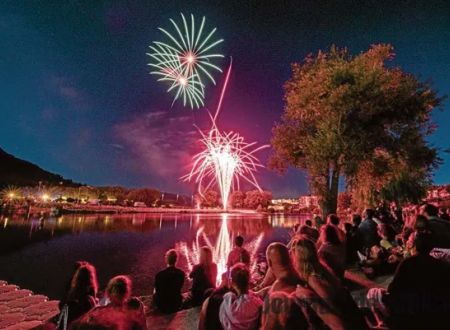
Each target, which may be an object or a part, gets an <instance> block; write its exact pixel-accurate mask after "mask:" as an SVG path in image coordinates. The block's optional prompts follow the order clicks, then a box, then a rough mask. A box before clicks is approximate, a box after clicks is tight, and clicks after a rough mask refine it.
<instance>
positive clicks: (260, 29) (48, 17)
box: [0, 0, 450, 196]
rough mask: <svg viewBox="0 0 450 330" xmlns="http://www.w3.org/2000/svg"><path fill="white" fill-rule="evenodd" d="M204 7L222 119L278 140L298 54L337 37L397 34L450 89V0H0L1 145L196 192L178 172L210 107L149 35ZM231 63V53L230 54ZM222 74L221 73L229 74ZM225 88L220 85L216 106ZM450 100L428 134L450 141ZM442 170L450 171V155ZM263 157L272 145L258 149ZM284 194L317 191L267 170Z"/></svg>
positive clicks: (404, 62)
mask: <svg viewBox="0 0 450 330" xmlns="http://www.w3.org/2000/svg"><path fill="white" fill-rule="evenodd" d="M180 12H183V13H186V14H190V13H193V14H194V15H195V16H196V17H199V18H200V17H201V16H203V15H205V16H206V17H207V24H208V26H210V27H214V26H215V27H217V28H218V35H219V36H220V37H222V38H224V39H225V42H224V43H223V44H222V46H221V49H220V50H221V52H222V53H224V54H226V55H230V56H233V65H234V66H233V72H232V76H231V80H230V85H229V88H228V91H227V95H226V97H225V101H224V106H223V112H222V114H221V117H220V121H219V122H220V125H221V127H222V128H223V129H227V130H236V131H239V132H240V133H241V134H242V135H243V136H244V137H245V138H246V139H247V140H249V141H250V140H251V141H253V140H255V141H258V142H259V143H268V142H269V139H270V135H271V132H270V131H271V127H272V126H273V123H274V121H276V120H278V119H279V117H280V115H281V113H282V109H283V100H282V95H283V90H282V85H283V83H284V82H285V81H286V80H287V79H288V78H289V76H290V63H292V62H294V61H301V60H302V59H303V58H304V57H305V56H306V55H307V54H308V53H311V52H317V51H318V50H319V49H327V48H329V46H330V45H331V44H336V45H338V46H346V47H348V48H349V49H350V50H351V51H352V52H353V53H358V52H360V51H364V50H366V49H367V48H368V47H369V46H370V45H371V44H374V43H381V42H382V43H391V44H393V46H394V47H395V52H396V54H397V56H396V58H395V61H394V64H395V65H398V66H400V67H402V68H403V69H404V70H405V71H409V72H411V73H414V74H415V75H418V76H419V77H421V78H422V79H429V80H431V81H432V84H433V86H434V87H435V88H436V89H437V90H438V91H439V93H440V94H441V95H445V94H450V68H449V62H450V4H449V3H448V2H447V1H439V2H438V1H420V2H419V1H354V3H352V2H350V1H281V0H279V1H272V2H269V1H266V2H265V1H236V0H226V1H204V2H200V1H185V0H184V1H178V2H174V1H143V2H138V1H104V2H102V1H45V2H44V1H41V2H38V1H34V2H32V1H15V0H13V1H8V0H4V1H2V2H1V3H0V40H1V41H0V42H1V47H0V49H1V51H0V73H1V78H0V111H1V120H0V146H1V147H2V148H4V149H5V150H6V151H8V152H10V153H12V154H14V155H15V156H18V157H21V158H24V159H27V160H30V161H32V162H34V163H36V164H39V165H40V166H41V167H43V168H45V169H47V170H50V171H53V172H56V173H59V174H61V175H63V176H65V177H67V178H71V179H73V180H75V181H79V182H84V183H88V184H95V185H112V184H120V185H125V186H153V187H156V188H160V189H162V190H166V191H179V192H186V193H188V192H191V191H192V190H193V186H192V185H189V184H186V183H182V182H180V180H179V179H178V178H179V177H180V176H181V175H183V174H185V173H186V172H187V171H188V170H189V166H188V165H189V159H190V157H191V156H192V155H193V154H194V153H195V152H197V151H198V145H197V144H196V143H195V141H196V138H197V135H196V133H195V129H194V127H193V124H197V125H199V126H200V127H204V128H206V127H208V121H207V117H206V112H205V110H204V109H201V110H196V111H192V110H190V109H189V108H183V107H182V106H179V105H175V106H174V107H172V108H171V103H172V97H171V96H170V95H167V94H166V93H165V92H164V86H162V85H160V84H158V83H157V82H156V81H155V79H154V77H152V76H150V75H149V74H148V67H147V63H148V61H149V58H148V56H146V55H145V53H146V52H147V51H148V48H147V47H148V45H149V44H150V43H151V42H152V41H153V40H156V39H159V38H161V34H160V32H159V31H158V30H157V27H158V26H165V27H168V24H169V21H168V19H169V18H171V17H174V18H175V19H177V20H179V18H180V16H179V13H180ZM223 65H224V66H225V65H226V63H225V62H224V63H223ZM218 80H219V81H221V77H218ZM217 98H218V88H217V87H213V86H209V87H208V90H207V106H208V107H209V108H214V106H215V104H216V103H217ZM449 107H450V106H449V101H447V102H445V104H444V106H443V110H444V111H441V112H439V111H436V113H435V114H434V120H435V121H436V122H437V123H438V125H439V129H438V131H437V132H436V133H435V134H434V136H433V137H432V138H431V139H430V142H431V143H433V144H434V145H436V146H438V147H441V148H443V149H445V148H448V147H449V144H450V129H449V128H450V111H448V110H449ZM441 156H442V157H443V158H444V160H445V163H444V165H443V166H442V167H441V168H440V170H439V171H437V172H436V174H435V181H436V183H448V182H450V157H449V156H448V155H445V154H442V155H441ZM261 157H262V160H263V161H265V160H266V158H267V152H266V153H262V154H261ZM258 178H259V181H260V182H261V185H262V186H263V187H264V188H267V189H270V190H272V191H273V192H274V194H275V195H276V196H288V195H292V196H295V195H297V194H299V193H304V192H307V191H308V188H307V184H306V181H305V177H304V175H303V174H302V173H300V172H299V171H297V170H294V169H292V170H289V171H288V173H287V174H286V175H284V176H279V175H278V174H275V173H273V172H270V171H268V170H262V171H261V172H260V173H259V174H258Z"/></svg>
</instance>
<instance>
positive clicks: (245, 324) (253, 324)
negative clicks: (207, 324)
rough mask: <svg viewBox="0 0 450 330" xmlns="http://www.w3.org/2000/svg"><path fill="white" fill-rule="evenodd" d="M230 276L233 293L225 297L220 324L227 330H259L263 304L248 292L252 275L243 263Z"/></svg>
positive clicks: (233, 269)
mask: <svg viewBox="0 0 450 330" xmlns="http://www.w3.org/2000/svg"><path fill="white" fill-rule="evenodd" d="M230 275H231V286H232V289H233V291H231V292H227V293H225V295H224V296H223V301H222V304H221V305H220V311H219V318H220V323H221V324H222V327H223V328H224V329H225V330H234V329H242V330H247V329H257V328H258V325H259V317H260V313H261V307H262V304H263V302H262V300H261V298H259V297H258V296H257V295H256V294H255V293H253V292H252V291H249V290H248V286H249V281H250V273H249V271H248V269H247V267H246V266H245V265H244V264H243V263H238V264H236V265H235V266H233V268H232V269H231V272H230Z"/></svg>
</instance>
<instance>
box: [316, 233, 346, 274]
mask: <svg viewBox="0 0 450 330" xmlns="http://www.w3.org/2000/svg"><path fill="white" fill-rule="evenodd" d="M322 229H323V231H322V237H323V238H322V242H323V243H322V244H321V245H320V248H319V249H318V251H317V253H318V256H319V258H320V260H321V261H322V262H324V263H325V264H326V266H327V267H328V268H329V269H330V270H331V271H332V272H333V273H334V275H336V276H337V277H338V278H339V279H341V280H342V279H343V278H344V272H345V259H346V254H345V253H346V251H345V245H344V243H342V241H340V239H339V237H338V234H337V231H336V228H335V227H334V226H333V225H330V224H327V225H325V227H323V228H322Z"/></svg>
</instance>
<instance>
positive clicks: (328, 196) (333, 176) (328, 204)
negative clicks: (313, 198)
mask: <svg viewBox="0 0 450 330" xmlns="http://www.w3.org/2000/svg"><path fill="white" fill-rule="evenodd" d="M328 182H329V185H328V186H327V189H326V193H325V196H322V201H321V203H320V207H321V209H322V216H323V218H324V219H325V218H326V217H327V216H328V214H331V213H336V210H337V200H338V193H339V169H334V170H331V171H330V174H329V177H328Z"/></svg>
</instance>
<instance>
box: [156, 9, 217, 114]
mask: <svg viewBox="0 0 450 330" xmlns="http://www.w3.org/2000/svg"><path fill="white" fill-rule="evenodd" d="M181 18H182V22H183V23H182V25H181V28H180V26H178V24H177V23H176V22H175V21H174V20H173V19H170V22H171V23H172V25H173V27H174V29H175V31H174V32H169V31H168V30H166V29H163V28H159V30H160V31H161V32H163V34H164V35H165V36H166V38H167V42H160V41H154V42H153V44H152V45H151V46H149V47H150V49H151V53H148V55H149V56H150V57H151V58H152V62H151V63H150V64H149V65H150V66H151V67H152V69H153V70H152V71H151V72H150V73H151V74H155V75H158V76H160V78H159V79H158V81H168V82H169V83H170V87H169V89H168V90H167V91H168V92H171V91H172V90H176V92H175V97H174V102H175V101H176V100H177V99H178V98H179V97H180V95H182V98H183V105H186V103H189V105H190V106H191V108H194V107H196V108H199V107H200V106H203V105H204V97H205V91H204V89H205V83H204V80H205V79H204V78H205V77H206V78H207V79H208V80H210V81H211V82H212V83H213V84H215V83H216V82H215V80H214V77H213V73H212V72H213V71H219V72H222V70H221V69H220V67H219V66H217V65H216V64H215V63H213V62H214V60H216V59H218V58H222V57H224V56H223V55H222V54H219V53H215V52H213V49H214V48H215V47H216V46H217V45H219V44H220V43H222V42H223V39H215V38H214V33H215V32H216V28H214V29H212V30H211V31H210V32H209V33H204V29H205V21H206V19H205V17H203V18H202V20H201V23H200V26H198V25H197V24H196V22H195V18H194V15H192V14H191V20H190V22H188V19H186V17H185V16H184V15H183V14H181ZM189 23H190V24H189Z"/></svg>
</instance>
